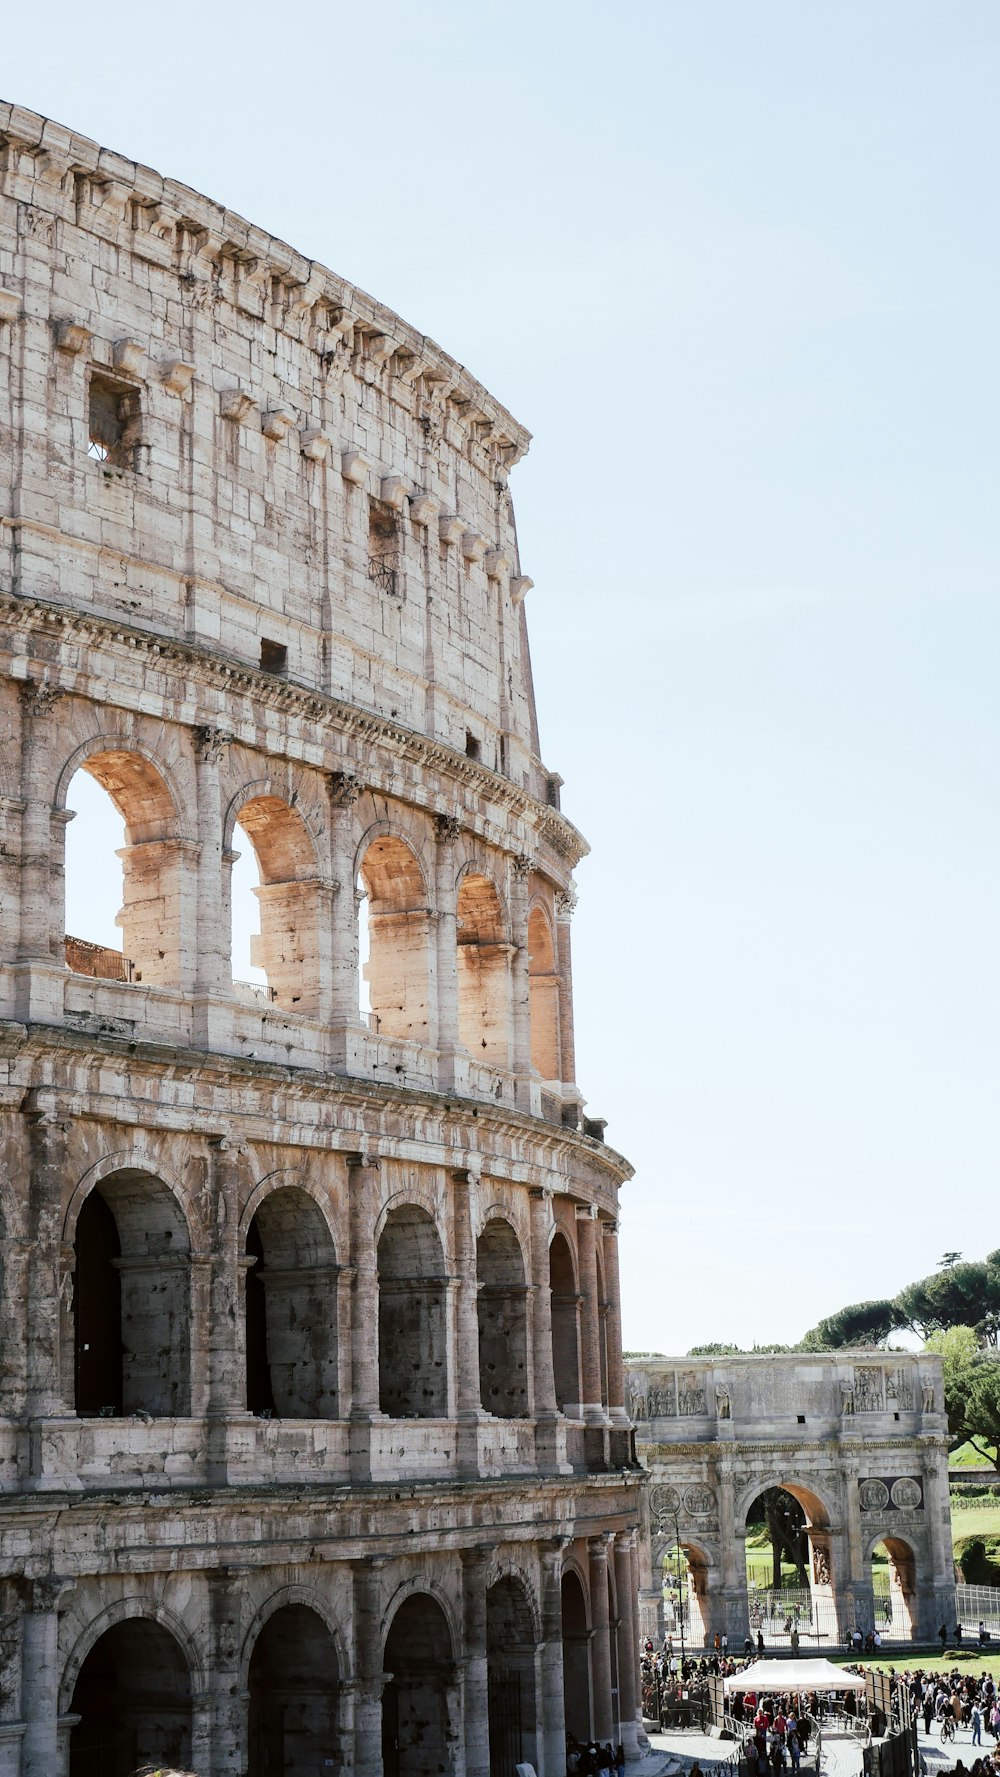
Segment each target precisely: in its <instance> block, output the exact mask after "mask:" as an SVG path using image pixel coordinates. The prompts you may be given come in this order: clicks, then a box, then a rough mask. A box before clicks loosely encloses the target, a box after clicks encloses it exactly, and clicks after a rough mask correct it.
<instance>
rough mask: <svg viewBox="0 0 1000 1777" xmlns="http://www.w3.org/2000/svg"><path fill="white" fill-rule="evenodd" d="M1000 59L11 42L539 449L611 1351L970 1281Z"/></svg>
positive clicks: (754, 49)
mask: <svg viewBox="0 0 1000 1777" xmlns="http://www.w3.org/2000/svg"><path fill="white" fill-rule="evenodd" d="M998 52H1000V9H998V7H997V6H996V4H995V0H967V3H965V4H957V3H953V0H939V3H938V4H924V3H921V0H906V3H905V4H904V3H895V0H835V3H834V0H825V3H824V4H820V3H818V0H727V3H723V0H684V3H683V4H679V3H676V0H662V3H661V4H659V5H646V4H642V3H640V0H625V3H624V4H619V5H617V6H615V7H603V6H598V5H595V4H591V3H589V0H557V3H555V4H548V5H545V4H541V5H540V4H538V3H537V0H536V3H535V4H533V5H529V4H525V3H524V0H513V3H512V4H507V5H502V6H501V5H497V4H492V3H490V0H479V3H477V4H467V5H457V4H452V3H444V4H440V3H432V0H424V3H417V0H412V3H409V4H405V3H403V0H399V3H397V4H390V5H368V6H367V7H365V6H358V5H352V6H347V5H344V4H342V0H336V3H334V4H328V5H318V4H311V3H308V0H307V3H305V4H300V5H298V6H297V7H294V8H289V9H287V11H285V12H281V11H279V10H278V9H276V8H274V7H273V6H259V5H255V4H253V3H252V0H244V4H242V5H241V6H240V7H239V8H236V7H232V8H229V7H227V8H222V7H219V6H213V5H211V4H207V5H206V4H203V5H199V6H193V5H190V4H188V3H186V0H181V3H179V4H176V5H174V6H172V7H171V8H170V9H169V10H168V11H166V12H164V11H161V10H160V9H156V10H155V11H153V10H152V9H142V8H139V7H135V6H134V5H131V6H127V7H126V6H123V5H121V4H118V3H117V0H110V3H109V4H105V5H102V6H101V8H100V9H99V10H97V11H95V12H92V13H91V14H89V15H88V16H87V21H86V23H84V21H83V19H82V16H81V14H80V12H79V8H78V7H76V6H73V7H70V6H69V5H67V4H65V0H55V3H54V4H50V5H49V6H48V7H47V8H46V9H45V10H44V12H36V13H31V12H29V11H27V10H26V9H19V10H18V11H17V12H16V13H13V14H12V16H10V17H8V18H7V19H5V23H4V43H3V47H2V49H0V70H2V78H0V90H2V91H3V92H4V93H5V95H6V96H8V97H10V98H13V99H16V100H18V101H19V102H21V103H23V104H26V105H29V106H31V107H33V108H35V109H37V110H40V111H43V112H46V113H48V114H50V115H53V116H55V117H57V118H59V119H60V121H61V122H63V123H66V124H69V125H72V126H73V127H75V128H77V129H79V130H80V131H81V132H83V133H84V134H87V135H90V136H94V137H97V138H98V139H99V140H101V141H102V142H104V143H106V144H107V145H109V146H111V147H114V148H116V149H118V150H120V151H122V152H124V153H126V154H129V155H133V156H135V157H136V158H138V159H140V160H144V161H147V162H149V163H151V164H152V165H154V166H156V167H157V168H159V169H160V170H161V171H163V172H165V173H168V174H170V175H172V176H174V177H176V178H180V179H184V180H187V181H188V182H189V183H190V184H192V185H194V186H196V187H197V188H198V189H200V190H203V191H206V192H208V193H209V194H210V195H211V196H213V197H215V198H218V199H221V200H222V201H224V202H226V203H228V204H230V205H231V206H232V207H233V208H235V209H238V210H241V211H243V213H244V214H246V215H248V216H250V217H251V218H252V219H253V220H254V221H256V222H259V223H261V224H263V225H265V226H267V227H269V228H271V229H273V230H274V231H275V232H276V233H277V234H279V235H281V236H283V237H284V238H285V239H287V240H289V241H291V242H292V243H293V244H294V245H295V246H296V247H298V248H300V249H301V250H303V251H304V252H306V253H309V254H311V255H313V256H315V257H316V258H319V259H322V260H324V261H325V262H326V263H327V264H329V265H331V266H333V267H334V268H335V269H336V270H337V271H338V272H341V273H343V274H344V275H345V276H347V277H349V278H351V279H352V280H354V281H356V282H358V283H360V284H361V285H362V286H363V287H366V288H367V289H369V290H371V291H372V292H374V293H375V294H376V295H377V296H379V297H380V298H381V299H382V300H384V301H386V302H388V303H390V304H391V305H392V306H394V307H395V308H397V309H398V310H399V311H400V313H402V314H403V315H405V316H406V317H407V319H408V320H410V321H412V322H413V323H414V324H415V325H417V326H419V327H421V328H423V329H424V330H425V331H427V332H429V333H431V334H432V335H433V336H434V337H435V338H436V339H438V340H440V341H441V343H442V344H443V345H444V346H445V347H446V349H447V350H449V351H450V352H452V353H453V354H454V355H455V356H456V357H458V358H460V359H461V360H462V361H463V362H465V363H467V364H469V366H470V367H471V368H472V370H473V371H474V372H475V373H476V374H477V375H478V376H480V377H481V378H482V380H483V381H484V382H486V383H487V384H488V386H489V387H490V388H491V389H492V390H493V391H494V392H495V394H496V395H497V396H498V397H499V399H500V400H502V401H503V402H505V403H506V404H507V405H508V406H509V407H510V408H511V409H512V410H513V412H514V413H515V414H516V415H517V416H518V418H519V419H521V420H522V421H523V422H524V423H525V424H526V425H527V426H529V427H530V428H531V429H532V431H533V432H534V434H535V443H534V445H533V447H532V451H531V454H530V456H529V458H528V460H527V462H526V463H524V464H523V465H522V466H521V467H520V468H519V469H518V470H517V472H516V475H515V478H514V482H513V487H514V493H515V498H516V503H517V513H518V525H519V531H520V537H521V548H522V557H523V565H524V569H525V571H526V572H527V573H529V574H531V576H532V577H533V578H534V580H535V582H536V586H535V591H534V592H532V593H531V595H530V605H529V614H530V622H531V635H532V646H533V655H534V667H535V677H536V685H537V690H538V697H539V705H540V721H541V729H542V737H543V747H544V751H545V756H546V759H547V761H548V763H549V764H550V765H551V767H552V768H553V769H558V770H559V771H560V772H561V773H562V774H563V776H564V777H565V778H566V780H567V783H566V789H565V791H564V806H565V808H566V810H567V812H568V813H569V814H570V815H571V816H572V817H573V818H574V819H576V820H577V821H578V822H579V824H580V825H581V826H582V827H583V829H584V831H585V832H586V833H587V835H588V837H589V839H590V840H591V842H592V845H593V855H592V857H591V858H590V859H588V860H587V861H586V862H585V864H584V865H583V866H582V867H581V869H580V871H579V885H580V891H581V900H580V909H579V912H578V914H577V917H576V921H575V928H574V943H575V949H576V993H577V1024H578V1042H579V1063H580V1078H581V1081H582V1082H583V1085H584V1088H585V1090H586V1091H587V1093H588V1094H589V1098H590V1108H591V1111H592V1112H593V1114H595V1115H598V1114H600V1115H605V1116H607V1117H608V1118H609V1130H608V1135H609V1139H610V1140H612V1141H614V1143H615V1144H616V1145H617V1146H619V1147H621V1148H622V1149H623V1150H624V1151H625V1152H626V1153H628V1154H629V1155H630V1157H631V1158H632V1160H633V1161H634V1163H635V1164H636V1167H637V1169H638V1170H637V1178H636V1181H635V1183H634V1184H632V1185H630V1186H628V1187H627V1189H626V1191H625V1193H624V1198H623V1233H622V1263H623V1273H624V1294H625V1302H624V1321H625V1337H626V1343H627V1344H629V1345H633V1346H646V1345H655V1346H656V1347H658V1348H659V1349H662V1350H674V1349H681V1350H683V1349H685V1348H686V1347H687V1346H689V1345H690V1344H692V1343H694V1342H696V1341H701V1340H705V1339H710V1338H734V1339H737V1340H739V1341H741V1342H744V1343H749V1342H751V1341H752V1340H753V1339H755V1338H756V1339H760V1340H765V1339H772V1338H787V1339H794V1338H796V1337H797V1336H798V1335H799V1334H800V1333H801V1332H802V1331H803V1330H804V1329H805V1328H806V1327H807V1326H808V1325H810V1324H811V1323H813V1322H814V1321H815V1320H816V1319H817V1318H818V1317H819V1316H820V1315H821V1314H824V1313H827V1312H829V1311H831V1310H832V1309H834V1308H836V1307H837V1306H839V1305H840V1304H841V1303H843V1302H844V1301H848V1300H856V1299H858V1298H861V1297H865V1296H869V1295H874V1294H881V1293H884V1292H886V1291H893V1290H895V1289H896V1288H898V1287H899V1285H901V1284H902V1283H903V1282H905V1281H907V1280H908V1278H909V1277H911V1276H912V1275H917V1274H920V1273H921V1272H922V1271H924V1270H926V1269H929V1268H930V1267H931V1266H932V1265H933V1264H934V1262H935V1261H936V1259H937V1258H938V1255H939V1254H940V1252H942V1251H943V1250H944V1248H945V1247H957V1248H961V1249H964V1250H965V1251H966V1252H967V1253H969V1254H976V1255H978V1254H981V1253H982V1252H984V1251H986V1250H987V1249H988V1248H991V1247H994V1246H996V1245H997V1243H998V1240H1000V1230H998V1228H997V1224H996V1215H995V1207H994V1206H995V1204H996V1198H997V1183H996V1181H997V1160H998V1145H1000V1144H998V1120H997V1108H996V1107H997V1087H996V1081H997V1067H998V1060H1000V1055H998V1049H1000V1040H998V1037H1000V1033H998V1006H1000V952H998V926H997V917H996V883H997V880H998V877H1000V836H998V828H997V820H996V784H997V775H998V764H1000V757H998V755H1000V715H998V699H997V689H996V679H997V671H996V663H997V658H998V635H997V628H998V624H997V578H998V574H997V527H996V521H995V516H994V514H995V505H996V495H995V484H996V473H997V458H998V454H1000V453H998V437H997V407H998V403H997V391H998V376H997V370H998V344H997V339H998V326H997V310H998V295H1000V291H998V282H1000V279H998V272H1000V248H998V244H997V243H998V236H997V226H996V217H997V196H998V193H997V184H998V178H997V170H998V167H1000V141H998V135H1000V123H998V117H1000V108H998V106H997V103H996V93H997V90H998V77H1000V53H998ZM71 832H72V829H71Z"/></svg>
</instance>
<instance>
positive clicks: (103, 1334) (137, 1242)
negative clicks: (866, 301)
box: [73, 1171, 191, 1418]
mask: <svg viewBox="0 0 1000 1777" xmlns="http://www.w3.org/2000/svg"><path fill="white" fill-rule="evenodd" d="M94 1199H96V1200H97V1201H96V1202H95V1201H94ZM74 1259H75V1264H74V1273H73V1318H74V1354H75V1364H74V1369H75V1378H74V1383H75V1386H74V1401H75V1405H76V1411H77V1413H78V1414H80V1415H81V1416H82V1417H84V1418H94V1417H97V1416H98V1415H113V1414H115V1413H137V1412H146V1413H150V1414H152V1415H153V1417H154V1418H182V1417H185V1416H186V1415H187V1414H189V1413H190V1411H191V1387H190V1379H191V1330H190V1312H191V1309H190V1304H191V1249H190V1241H189V1239H188V1231H187V1225H186V1223H185V1221H184V1217H183V1215H182V1214H181V1211H180V1208H179V1206H178V1204H177V1201H176V1199H175V1197H174V1196H173V1194H172V1193H171V1192H170V1191H169V1190H168V1189H167V1187H166V1185H165V1184H164V1183H163V1182H162V1180H160V1179H156V1178H152V1177H151V1176H150V1175H149V1174H148V1173H145V1172H133V1171H127V1172H117V1173H114V1174H113V1175H112V1176H111V1177H110V1178H107V1179H104V1180H103V1181H102V1183H101V1184H100V1185H98V1186H95V1188H94V1190H93V1191H91V1192H90V1194H89V1196H88V1197H87V1199H86V1201H85V1203H84V1204H83V1206H82V1207H81V1210H80V1214H79V1216H78V1218H77V1226H76V1237H75V1245H74Z"/></svg>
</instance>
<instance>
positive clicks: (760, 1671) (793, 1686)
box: [722, 1660, 865, 1697]
mask: <svg viewBox="0 0 1000 1777" xmlns="http://www.w3.org/2000/svg"><path fill="white" fill-rule="evenodd" d="M722 1688H723V1690H724V1691H726V1692H727V1693H731V1692H732V1691H756V1693H757V1695H758V1697H766V1696H769V1695H770V1694H771V1693H772V1692H773V1691H780V1692H782V1693H784V1692H785V1691H863V1690H864V1688H865V1681H864V1679H863V1678H859V1677H858V1675H857V1673H856V1672H846V1671H845V1670H844V1668H843V1666H834V1665H833V1663H832V1662H831V1661H830V1660H757V1661H755V1663H754V1665H752V1666H745V1667H744V1668H743V1671H742V1672H730V1673H729V1675H728V1677H727V1678H725V1679H724V1680H723V1686H722Z"/></svg>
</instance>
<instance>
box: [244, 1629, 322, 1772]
mask: <svg viewBox="0 0 1000 1777" xmlns="http://www.w3.org/2000/svg"><path fill="white" fill-rule="evenodd" d="M248 1688H249V1692H250V1704H249V1729H250V1733H249V1747H248V1752H249V1760H248V1767H247V1768H248V1771H249V1777H316V1773H318V1772H321V1771H323V1770H325V1769H326V1770H328V1769H329V1768H330V1767H331V1766H333V1767H335V1768H337V1769H339V1768H340V1765H341V1763H342V1759H341V1756H340V1754H341V1747H340V1735H341V1723H340V1672H339V1667H338V1662H337V1649H336V1645H335V1643H334V1639H333V1636H332V1635H331V1634H330V1631H329V1629H328V1628H327V1626H326V1624H325V1623H324V1622H323V1620H322V1618H321V1617H320V1616H319V1615H318V1614H317V1612H316V1611H314V1610H310V1609H309V1606H308V1605H305V1604H286V1605H283V1606H282V1608H281V1609H280V1610H276V1611H275V1612H274V1614H273V1616H270V1617H268V1619H267V1622H266V1623H265V1624H264V1627H263V1629H262V1630H261V1632H260V1634H259V1635H258V1637H257V1640H256V1641H255V1643H254V1649H253V1653H252V1654H251V1656H250V1675H249V1686H248Z"/></svg>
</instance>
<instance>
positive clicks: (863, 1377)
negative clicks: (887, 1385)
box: [854, 1365, 885, 1413]
mask: <svg viewBox="0 0 1000 1777" xmlns="http://www.w3.org/2000/svg"><path fill="white" fill-rule="evenodd" d="M883 1374H884V1372H883V1371H882V1370H881V1369H876V1368H875V1367H874V1366H872V1367H870V1368H869V1367H868V1366H867V1365H858V1366H857V1367H856V1369H855V1371H854V1410H855V1412H856V1413H881V1412H883V1411H884V1407H885V1402H884V1397H883V1393H882V1377H883Z"/></svg>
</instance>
